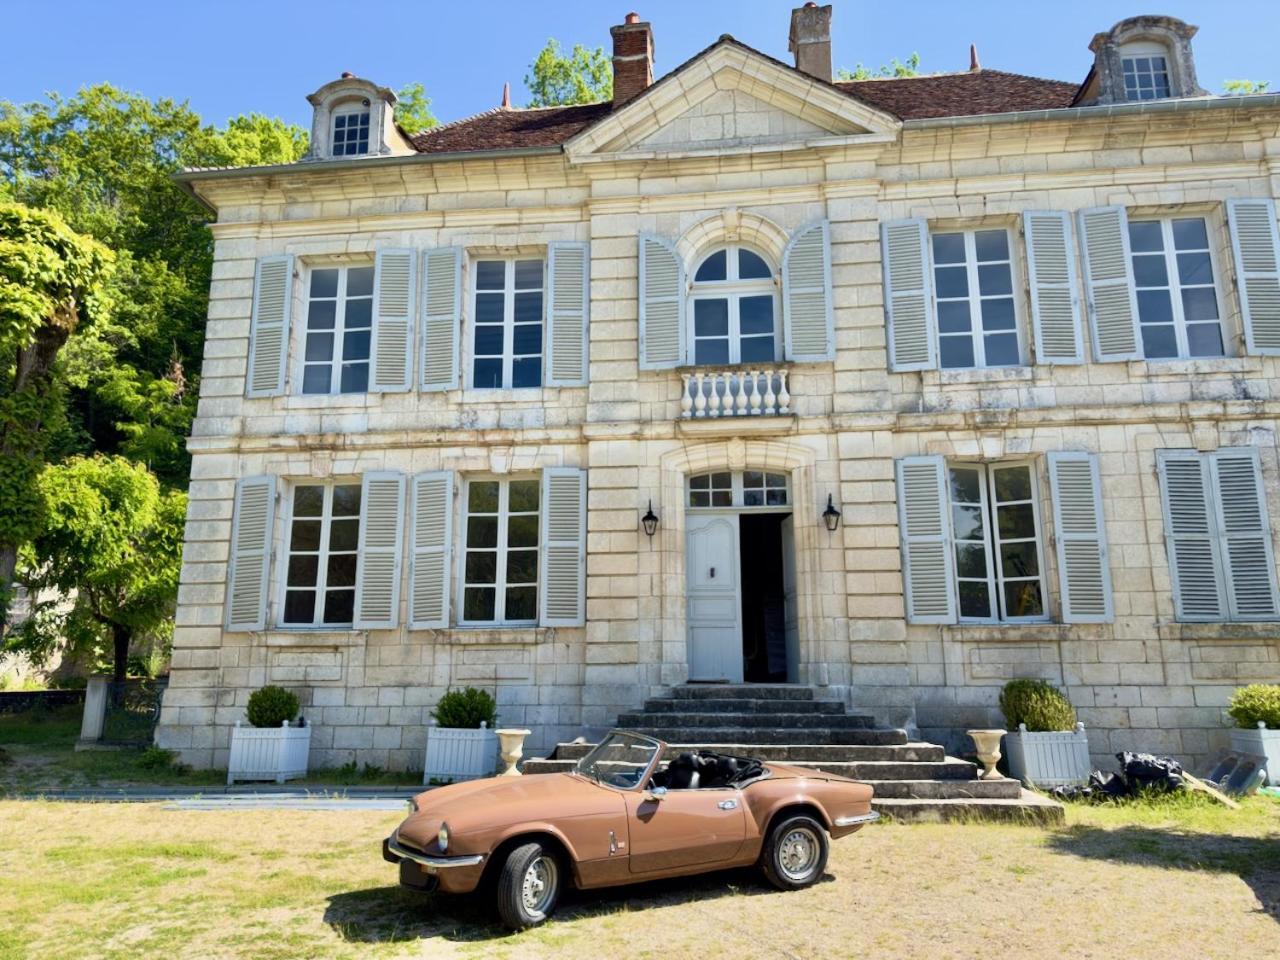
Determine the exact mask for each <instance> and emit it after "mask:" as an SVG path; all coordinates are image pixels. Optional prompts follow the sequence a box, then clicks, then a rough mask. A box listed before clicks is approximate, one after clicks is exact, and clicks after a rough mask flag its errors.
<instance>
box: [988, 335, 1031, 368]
mask: <svg viewBox="0 0 1280 960" xmlns="http://www.w3.org/2000/svg"><path fill="white" fill-rule="evenodd" d="M983 349H984V350H985V351H986V354H987V357H986V360H987V366H988V367H1016V366H1017V365H1018V364H1019V363H1020V362H1021V359H1022V358H1021V357H1019V356H1018V337H1017V334H1013V333H998V334H991V335H988V336H987V337H986V342H985V343H984V344H983Z"/></svg>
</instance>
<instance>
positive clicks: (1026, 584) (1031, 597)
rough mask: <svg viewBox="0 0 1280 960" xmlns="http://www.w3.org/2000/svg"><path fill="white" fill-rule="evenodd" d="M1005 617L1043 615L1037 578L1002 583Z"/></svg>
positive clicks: (1042, 601)
mask: <svg viewBox="0 0 1280 960" xmlns="http://www.w3.org/2000/svg"><path fill="white" fill-rule="evenodd" d="M1004 615H1005V616H1006V617H1043V616H1044V600H1043V598H1042V597H1041V596H1040V582H1039V581H1038V580H1019V581H1014V582H1013V583H1006V584H1005V585H1004Z"/></svg>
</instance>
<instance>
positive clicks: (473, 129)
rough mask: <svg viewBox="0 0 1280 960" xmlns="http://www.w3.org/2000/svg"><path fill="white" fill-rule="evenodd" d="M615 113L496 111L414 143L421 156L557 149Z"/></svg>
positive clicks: (600, 106)
mask: <svg viewBox="0 0 1280 960" xmlns="http://www.w3.org/2000/svg"><path fill="white" fill-rule="evenodd" d="M612 109H613V104H612V103H586V104H579V105H576V106H571V107H542V108H538V109H534V110H504V109H502V108H496V109H493V110H489V111H487V112H485V113H480V114H476V115H475V116H474V117H467V118H466V119H465V120H456V121H454V122H453V123H447V124H445V125H443V126H439V127H435V128H433V129H431V130H426V131H424V132H422V133H420V134H418V135H417V136H416V137H413V138H412V141H413V145H414V146H415V147H416V148H417V149H418V152H419V153H450V152H453V151H471V150H505V149H510V148H512V147H556V146H559V145H560V144H562V143H564V142H565V141H566V140H568V139H569V138H570V137H572V136H573V135H574V134H575V133H577V132H578V131H579V130H583V129H585V128H586V127H588V126H590V125H591V124H592V123H594V122H595V121H596V120H598V119H600V118H601V117H603V116H605V115H606V114H607V113H609V111H610V110H612Z"/></svg>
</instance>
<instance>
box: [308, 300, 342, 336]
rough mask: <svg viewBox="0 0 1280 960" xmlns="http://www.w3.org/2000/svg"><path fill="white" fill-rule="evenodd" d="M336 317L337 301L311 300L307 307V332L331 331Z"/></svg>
mask: <svg viewBox="0 0 1280 960" xmlns="http://www.w3.org/2000/svg"><path fill="white" fill-rule="evenodd" d="M337 316H338V301H336V300H312V301H311V304H310V305H309V306H308V307H307V329H308V330H332V329H333V328H334V326H335V325H336V318H337Z"/></svg>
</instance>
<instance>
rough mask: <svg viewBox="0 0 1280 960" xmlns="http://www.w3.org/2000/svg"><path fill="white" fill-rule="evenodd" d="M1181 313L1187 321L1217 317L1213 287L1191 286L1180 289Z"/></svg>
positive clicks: (1216, 301)
mask: <svg viewBox="0 0 1280 960" xmlns="http://www.w3.org/2000/svg"><path fill="white" fill-rule="evenodd" d="M1182 315H1183V316H1184V317H1185V318H1186V321H1187V323H1196V322H1197V321H1201V320H1217V319H1218V298H1217V296H1215V294H1214V292H1213V287H1193V288H1192V289H1190V290H1183V291H1182Z"/></svg>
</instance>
